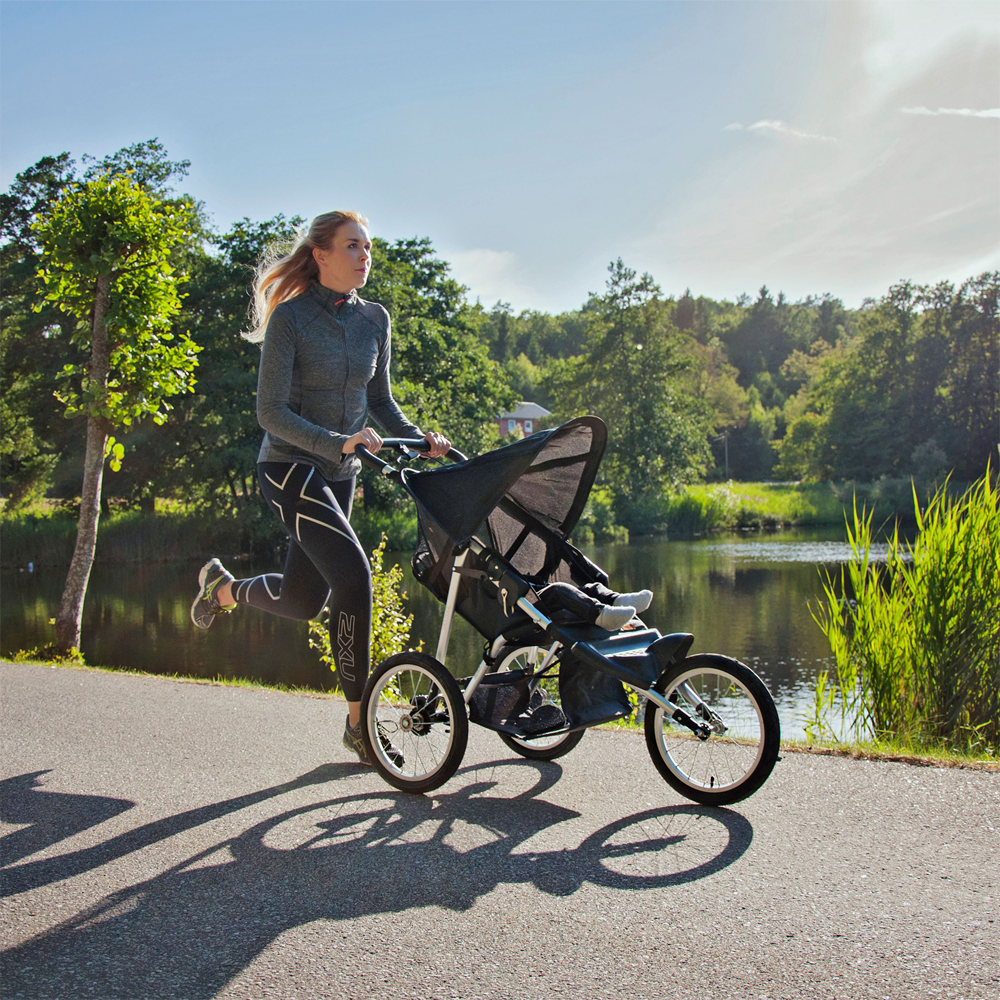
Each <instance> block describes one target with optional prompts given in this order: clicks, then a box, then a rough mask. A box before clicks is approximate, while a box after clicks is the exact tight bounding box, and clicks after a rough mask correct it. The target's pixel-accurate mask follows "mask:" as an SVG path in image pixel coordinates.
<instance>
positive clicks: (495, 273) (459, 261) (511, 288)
mask: <svg viewBox="0 0 1000 1000" xmlns="http://www.w3.org/2000/svg"><path fill="white" fill-rule="evenodd" d="M444 256H445V259H447V260H448V261H449V263H450V264H451V273H452V275H453V276H454V277H455V279H456V280H457V281H460V282H461V283H462V284H463V285H467V286H468V288H469V295H470V297H471V298H473V299H479V301H480V302H482V304H483V305H484V306H491V305H493V303H494V302H511V303H514V304H515V307H516V308H518V309H523V308H526V307H527V308H530V307H531V306H528V305H527V304H528V303H531V304H532V305H533V304H534V303H535V302H537V300H538V298H539V296H538V292H537V290H536V289H534V288H532V287H531V286H530V285H529V283H528V282H526V281H524V279H523V278H522V276H521V272H522V270H523V269H522V265H521V262H520V261H519V260H518V257H517V254H515V253H514V252H513V251H512V250H490V249H487V248H485V247H476V248H473V249H470V250H451V251H449V252H447V253H446V254H445V255H444ZM536 308H537V307H536Z"/></svg>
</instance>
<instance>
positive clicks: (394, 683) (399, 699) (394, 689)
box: [361, 652, 469, 793]
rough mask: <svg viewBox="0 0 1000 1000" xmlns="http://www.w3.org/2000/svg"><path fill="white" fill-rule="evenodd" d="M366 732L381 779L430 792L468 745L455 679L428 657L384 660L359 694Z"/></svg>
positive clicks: (406, 788)
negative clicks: (362, 692) (360, 694)
mask: <svg viewBox="0 0 1000 1000" xmlns="http://www.w3.org/2000/svg"><path fill="white" fill-rule="evenodd" d="M361 718H362V721H363V722H364V725H363V726H362V734H363V736H364V741H365V747H366V749H367V750H368V756H369V759H370V760H371V761H372V762H373V763H374V764H375V769H376V770H377V771H378V772H379V774H381V775H382V777H383V778H384V779H385V780H386V781H387V782H389V784H390V785H393V786H394V787H396V788H399V789H401V790H402V791H404V792H416V793H420V792H429V791H431V790H432V789H435V788H438V787H440V786H441V785H443V784H444V783H445V782H446V781H447V780H448V779H449V778H450V777H451V776H452V775H453V774H454V773H455V772H456V771H457V770H458V766H459V764H461V763H462V758H463V757H464V756H465V748H466V745H467V744H468V741H469V719H468V716H467V714H466V709H465V700H464V699H463V697H462V691H461V688H459V686H458V683H457V682H456V681H455V678H454V677H452V676H451V674H450V673H448V671H447V670H446V669H445V668H444V666H443V665H442V664H441V663H439V662H438V661H437V660H435V659H434V658H433V657H432V656H428V655H427V654H426V653H414V652H408V653H397V654H396V655H395V656H390V657H389V658H388V659H386V660H383V661H382V662H381V663H380V664H379V665H378V666H377V667H376V668H375V670H374V672H373V673H372V675H371V676H370V677H369V678H368V683H367V684H366V685H365V691H364V694H363V695H362V696H361Z"/></svg>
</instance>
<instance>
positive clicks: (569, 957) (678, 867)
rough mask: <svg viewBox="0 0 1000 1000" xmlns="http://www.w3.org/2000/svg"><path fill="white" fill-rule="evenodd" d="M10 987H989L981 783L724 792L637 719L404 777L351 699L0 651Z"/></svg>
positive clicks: (995, 875) (574, 992)
mask: <svg viewBox="0 0 1000 1000" xmlns="http://www.w3.org/2000/svg"><path fill="white" fill-rule="evenodd" d="M0 685H2V690H0V694H2V698H0V741H2V743H0V749H2V756H0V761H2V767H3V774H2V778H3V784H2V786H0V795H2V802H0V804H2V806H3V819H4V821H5V823H7V824H9V826H7V827H6V828H5V830H4V832H5V833H6V834H7V836H6V837H5V839H4V841H3V844H4V850H3V859H2V860H3V864H4V865H5V866H6V867H5V869H4V870H3V873H2V889H3V894H4V896H5V897H6V898H5V902H4V906H5V914H4V927H5V935H4V938H5V948H6V950H5V951H4V953H3V955H2V962H3V965H2V975H3V983H4V997H5V998H7V1000H13V998H16V997H33V998H40V997H87V996H95V997H96V996H100V997H102V998H129V1000H135V998H137V997H142V998H144V1000H154V998H166V997H185V998H188V1000H201V998H205V1000H207V998H209V997H226V998H237V997H241V998H243V997H259V996H280V997H283V998H320V997H337V998H340V997H361V996H382V995H397V996H419V997H433V998H436V997H451V996H462V997H510V996H518V997H552V996H567V997H580V996H588V997H615V998H618V997H620V996H623V995H627V996H630V997H636V998H644V997H664V996H685V997H695V998H700V997H706V998H707V997H713V998H718V997H727V998H730V997H731V998H736V997H739V998H745V997H750V996H753V997H760V996H767V997H797V998H798V997H823V998H826V997H833V996H836V997H838V998H844V997H893V998H895V997H925V996H934V997H967V998H982V997H986V996H995V995H996V994H997V991H998V989H1000V934H998V933H997V929H998V928H997V925H996V923H995V921H997V920H998V919H1000V914H998V911H1000V907H998V901H1000V864H998V861H1000V843H998V841H1000V834H998V831H997V828H998V825H1000V823H998V814H1000V776H997V775H995V774H990V773H986V772H983V771H972V770H945V769H939V768H912V767H908V766H906V765H903V764H886V763H876V762H866V761H852V760H845V759H841V758H835V757H817V756H812V755H807V754H785V755H784V756H783V759H782V761H781V762H780V763H779V764H778V765H777V766H776V768H775V772H774V774H773V775H772V777H771V779H770V780H769V781H768V783H767V784H766V785H765V786H764V787H763V789H761V791H760V792H758V793H757V794H756V795H755V796H753V797H752V798H751V799H749V800H747V801H746V802H743V803H740V804H738V805H736V806H735V807H732V808H730V809H714V810H713V809H702V808H698V807H696V806H694V805H692V804H690V803H687V802H686V801H684V800H683V799H680V798H679V797H678V796H677V795H676V794H675V793H674V792H672V791H671V790H670V789H669V788H668V787H667V786H666V785H665V784H663V782H662V781H661V780H660V779H659V777H658V776H657V774H656V772H655V771H654V770H653V767H652V765H651V763H650V762H649V760H648V758H647V757H646V751H645V745H644V742H643V740H642V739H641V737H639V736H638V735H637V734H634V733H629V732H621V731H601V732H595V733H589V734H587V736H586V738H585V739H584V740H583V742H582V743H581V744H580V746H579V747H578V748H577V749H576V750H575V751H574V752H573V753H572V754H570V755H569V756H568V757H566V758H564V759H563V760H562V761H560V762H555V763H551V764H539V765H536V764H532V763H528V762H525V761H520V760H516V759H511V758H510V756H509V754H508V752H507V751H506V749H505V748H504V747H503V745H502V744H501V743H500V741H499V740H498V739H497V738H496V737H495V736H493V735H492V734H490V733H487V732H485V731H483V730H481V729H478V728H476V727H473V733H472V737H471V740H470V746H469V752H468V754H467V756H466V761H465V767H464V769H463V770H462V771H461V772H460V773H459V774H458V775H457V776H456V777H455V778H453V779H452V780H451V781H450V782H449V783H448V784H446V785H445V786H444V787H443V788H442V789H440V790H439V791H438V792H436V793H434V794H432V795H430V796H426V797H413V796H406V795H402V794H399V793H396V792H395V791H393V790H392V789H390V788H389V787H388V786H386V785H384V784H382V782H381V781H380V780H379V779H378V778H377V777H376V776H375V775H374V774H373V773H372V772H371V771H368V770H365V769H362V768H361V767H359V766H358V765H357V764H352V763H351V762H350V760H349V757H348V754H347V752H346V751H345V750H344V749H343V748H342V747H341V746H340V732H341V726H342V717H343V713H344V706H343V705H342V704H339V703H337V702H335V701H331V700H329V699H318V698H309V697H302V696H296V695H291V694H282V693H279V692H274V691H262V690H250V689H241V688H232V687H218V686H209V685H199V684H192V683H177V682H174V681H171V680H167V679H161V678H152V677H135V676H127V675H116V674H106V673H96V672H93V673H92V672H86V671H77V670H73V669H67V668H48V667H41V666H34V665H28V664H22V665H4V666H2V667H0Z"/></svg>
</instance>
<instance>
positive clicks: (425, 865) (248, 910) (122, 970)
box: [3, 760, 752, 1000]
mask: <svg viewBox="0 0 1000 1000" xmlns="http://www.w3.org/2000/svg"><path fill="white" fill-rule="evenodd" d="M501 766H502V767H503V768H504V775H503V781H502V785H503V787H505V788H509V787H510V786H511V784H516V781H515V782H512V780H511V771H510V770H508V769H517V772H515V775H514V776H515V777H517V776H518V775H519V776H521V777H530V778H531V779H533V783H532V784H531V786H530V787H528V788H527V789H526V790H524V791H522V792H521V793H520V794H518V795H515V796H513V797H507V796H504V797H500V796H496V795H491V794H489V793H490V792H491V791H492V790H494V789H495V788H496V787H497V785H498V784H500V783H501V782H500V781H498V780H495V779H494V777H493V772H494V771H495V770H496V769H497V768H499V767H501ZM460 774H461V775H463V776H464V777H465V778H466V781H467V783H466V784H465V785H464V786H463V787H461V788H459V789H458V790H456V791H454V792H449V793H448V794H443V795H435V796H426V797H424V796H411V795H406V794H403V793H399V792H395V791H393V790H391V789H387V790H386V791H378V792H370V793H364V794H355V795H345V796H340V797H337V798H331V799H327V800H325V801H322V802H316V803H310V804H308V805H303V806H300V807H297V808H294V809H289V810H286V811H284V812H281V813H278V814H276V815H274V816H271V817H269V818H268V819H266V820H264V821H262V822H260V823H258V824H256V825H255V826H253V827H251V828H249V829H247V830H246V831H244V832H243V833H241V834H240V835H238V836H237V837H234V838H232V839H230V840H226V841H223V842H221V843H219V844H217V845H214V846H213V847H211V848H209V849H208V850H206V851H203V852H201V853H199V854H198V855H195V856H194V857H191V858H189V859H188V860H187V861H185V862H184V863H182V864H181V865H178V866H176V867H174V868H172V869H170V870H169V871H166V872H163V873H162V874H160V875H157V876H155V877H154V878H151V879H149V880H148V881H145V882H141V883H139V884H137V885H134V886H131V887H129V888H127V889H124V890H122V891H120V892H116V893H113V894H111V895H110V896H108V897H107V898H106V899H104V900H103V901H102V902H101V903H99V904H98V905H96V906H94V907H92V908H90V909H88V910H86V911H85V912H82V913H80V914H78V915H77V916H75V917H73V918H72V919H70V920H68V921H65V922H64V923H62V924H60V925H59V926H57V927H55V928H53V929H52V930H51V931H49V932H46V933H45V934H42V935H40V936H39V937H37V938H35V939H33V940H31V941H28V942H26V943H25V944H24V945H22V946H20V947H17V948H13V949H10V950H9V951H7V952H6V953H4V955H3V961H4V970H5V971H4V981H5V994H6V995H8V996H22V995H23V996H31V997H38V998H42V997H67V996H83V995H101V996H104V997H108V998H112V997H121V998H126V997H127V998H129V1000H134V998H136V997H143V998H145V1000H158V998H168V997H169V998H175V997H178V996H183V997H185V998H190V1000H202V998H208V997H212V996H214V995H215V994H216V993H218V991H219V990H220V989H221V988H222V987H223V986H224V985H225V984H226V983H227V982H228V981H229V980H230V979H232V978H233V977H234V976H236V975H238V974H239V972H240V971H241V970H242V969H244V968H246V967H247V966H248V965H249V964H250V963H251V962H252V961H253V960H254V959H255V958H256V957H257V956H258V955H259V954H260V953H261V952H262V951H264V949H266V948H267V947H268V945H270V944H271V942H272V941H274V940H275V938H277V937H278V935H280V934H281V933H282V932H284V931H286V930H288V929H290V928H293V927H298V926H302V925H304V924H308V923H310V922H312V921H315V920H349V919H353V918H356V917H366V916H370V915H373V914H386V913H400V912H403V911H407V910H410V909H413V908H419V907H428V906H434V907H445V908H448V909H451V910H454V911H459V912H464V911H466V910H468V909H470V908H471V907H472V906H473V905H474V904H475V902H476V901H477V900H478V899H479V898H480V897H482V896H484V895H486V894H488V893H490V892H492V891H493V890H494V889H495V888H497V886H499V885H503V884H508V885H513V884H525V885H527V884H530V885H534V886H535V887H536V888H537V889H539V890H541V891H543V892H546V893H549V894H551V895H555V896H569V895H572V894H573V893H574V892H576V891H577V890H578V889H580V887H581V886H582V885H583V884H584V883H585V882H588V881H589V882H592V883H596V884H599V885H602V886H605V887H610V888H614V889H620V890H624V891H631V892H636V891H642V890H647V889H652V888H663V887H666V886H673V885H682V884H684V883H687V882H691V881H694V880H696V879H700V878H704V877H705V876H707V875H710V874H712V873H713V872H715V871H718V870H720V869H722V868H724V867H726V866H727V865H729V864H732V863H733V862H734V861H735V860H736V859H737V858H739V857H740V856H741V855H742V854H743V853H744V852H745V851H746V849H747V847H748V846H749V844H750V842H751V839H752V829H751V827H750V824H749V823H748V822H747V821H746V820H745V819H744V818H743V817H742V816H740V815H739V814H737V813H733V812H730V811H729V810H726V809H706V808H702V807H698V806H694V805H682V806H667V807H663V808H654V809H648V810H645V811H644V812H641V813H637V814H634V815H632V816H628V817H625V818H623V819H620V820H617V821H616V822H614V823H611V824H609V825H608V826H606V827H604V828H602V829H600V830H598V831H596V832H595V833H592V834H591V835H589V836H587V837H586V838H585V839H584V840H583V841H582V842H581V843H580V844H579V845H578V846H575V847H569V848H563V849H558V850H548V851H545V850H542V851H531V850H528V849H526V850H518V848H520V847H521V845H524V844H526V842H527V841H528V840H530V839H531V838H532V837H535V836H537V835H540V834H543V833H544V831H546V830H548V829H550V828H551V827H553V826H555V825H557V824H560V823H563V822H566V821H569V820H573V819H577V818H578V817H579V815H580V814H579V813H576V812H574V811H573V810H570V809H566V808H564V807H562V806H558V805H555V804H553V803H550V802H547V801H545V800H544V799H540V798H539V797H538V796H539V795H540V794H541V793H542V792H544V791H545V790H546V789H548V788H550V787H551V786H552V785H553V784H554V783H555V782H556V781H557V780H558V778H559V776H560V775H561V768H560V767H559V765H558V764H555V763H546V762H535V761H527V760H519V761H509V760H505V761H494V762H490V763H488V764H481V765H476V766H474V767H469V768H465V769H463V771H462V772H460Z"/></svg>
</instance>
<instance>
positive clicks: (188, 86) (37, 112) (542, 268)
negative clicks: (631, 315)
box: [0, 0, 1000, 312]
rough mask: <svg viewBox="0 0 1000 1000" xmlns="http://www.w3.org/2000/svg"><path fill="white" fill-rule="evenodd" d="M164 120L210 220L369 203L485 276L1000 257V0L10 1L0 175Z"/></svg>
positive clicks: (773, 276)
mask: <svg viewBox="0 0 1000 1000" xmlns="http://www.w3.org/2000/svg"><path fill="white" fill-rule="evenodd" d="M154 136H155V137H158V138H159V139H160V140H161V141H162V142H163V143H164V144H165V146H166V148H167V150H168V152H169V154H170V156H171V157H172V158H173V159H189V160H190V161H191V170H190V173H189V175H188V177H187V178H185V179H184V182H183V184H182V185H181V186H182V188H183V190H185V191H187V192H189V193H190V194H192V195H194V196H195V197H196V198H198V199H200V200H202V201H203V202H204V203H205V206H206V208H207V209H208V212H209V213H210V216H211V218H212V220H213V222H214V224H215V226H216V227H217V228H219V229H220V230H223V231H224V230H225V229H227V228H228V227H229V226H231V225H232V223H233V222H234V221H236V220H238V219H241V218H244V217H248V218H250V219H254V220H263V219H266V218H270V217H272V216H274V215H276V214H278V213H283V214H284V215H285V216H292V215H301V216H304V217H307V218H308V217H310V216H312V215H315V214H317V213H320V212H324V211H329V210H331V209H334V208H352V209H356V210H359V211H361V212H364V213H365V214H366V215H367V216H368V217H369V219H370V220H371V229H372V233H373V234H374V235H378V236H382V237H385V238H387V239H396V238H404V237H411V236H426V237H429V238H430V239H431V241H432V242H433V245H434V247H435V248H436V250H437V252H438V253H439V255H440V256H441V257H442V258H444V259H445V260H447V261H449V262H450V263H451V265H452V272H453V274H454V275H455V277H457V278H458V279H459V280H460V281H462V282H463V283H464V284H465V285H467V286H468V288H469V296H470V298H471V299H472V300H475V299H477V298H478V299H479V300H480V301H481V302H482V303H483V304H484V305H486V306H491V305H492V304H493V303H494V302H496V301H498V300H502V301H505V302H508V303H510V304H511V306H512V307H513V308H514V309H515V311H520V310H522V309H529V308H530V309H540V310H545V311H549V312H560V311H563V310H569V309H575V308H579V307H580V306H581V305H582V304H583V303H584V302H585V301H586V298H587V295H588V293H590V292H595V291H600V290H601V288H602V287H603V285H604V281H605V278H606V268H607V265H608V263H609V262H610V261H612V260H614V259H616V258H618V257H621V258H622V259H623V260H624V261H625V263H626V264H627V265H628V266H630V267H633V268H635V269H636V270H638V271H640V272H642V271H649V272H650V273H651V274H652V275H653V277H654V278H655V279H656V281H657V282H658V283H659V284H660V285H661V286H662V288H663V290H664V292H665V293H666V294H672V295H680V294H681V293H682V292H683V291H684V290H685V289H687V288H689V289H690V290H691V291H692V293H693V294H695V295H708V296H711V297H713V298H728V299H735V298H736V297H737V296H739V295H740V294H743V293H748V294H751V295H755V294H756V292H757V289H758V288H760V286H761V285H765V284H766V285H767V286H768V287H769V288H770V289H771V290H772V292H775V293H777V292H778V291H783V292H784V293H785V295H786V296H788V297H789V298H791V299H800V298H803V297H805V296H807V295H821V294H824V293H830V294H832V295H834V296H836V297H838V298H841V299H842V300H843V301H844V302H845V303H846V304H847V305H848V306H857V305H859V304H860V303H861V301H862V300H863V299H864V298H865V297H867V296H875V297H877V296H879V295H882V294H884V293H885V292H886V291H887V289H888V288H889V286H890V285H891V284H892V283H894V282H896V281H899V280H903V279H910V280H913V281H918V282H922V283H923V282H936V281H940V280H950V281H954V282H960V281H961V280H963V279H964V278H966V277H969V276H972V275H974V274H978V273H980V272H982V271H984V270H992V269H995V268H998V267H1000V3H997V2H995V0H991V2H982V3H980V2H964V0H946V2H936V0H926V2H925V0H901V2H899V0H897V2H865V3H854V2H850V0H835V2H832V3H828V2H825V0H801V2H778V0H773V2H771V0H758V2H753V0H747V2H739V3H730V2H694V3H689V2H656V0H649V2H639V3H633V2H628V0H617V2H600V0H593V2H578V0H564V2H551V3H550V2H517V0H504V2H468V0H466V2H422V0H410V2H378V0H372V2H361V3H357V2H325V0H312V2H298V0H280V2H270V0H257V2H250V3H246V2H242V0H194V2H189V0H149V2H146V0H121V2H88V0H76V2H70V3H64V2H46V0H2V2H0V183H2V185H3V187H4V188H6V186H7V185H9V184H10V182H11V181H12V180H13V178H14V176H15V175H16V174H17V173H18V172H19V171H21V170H23V169H25V168H26V167H28V166H30V165H31V164H33V163H35V162H36V161H37V160H38V159H39V158H41V157H42V156H45V155H51V154H55V153H59V152H63V151H67V152H69V153H71V154H72V155H73V156H74V157H76V158H79V157H80V155H81V154H84V153H89V154H91V155H93V156H97V157H102V156H104V155H106V154H108V153H111V152H113V151H115V150H117V149H119V148H121V147H123V146H126V145H130V144H131V143H134V142H138V141H142V140H144V139H149V138H152V137H154Z"/></svg>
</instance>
